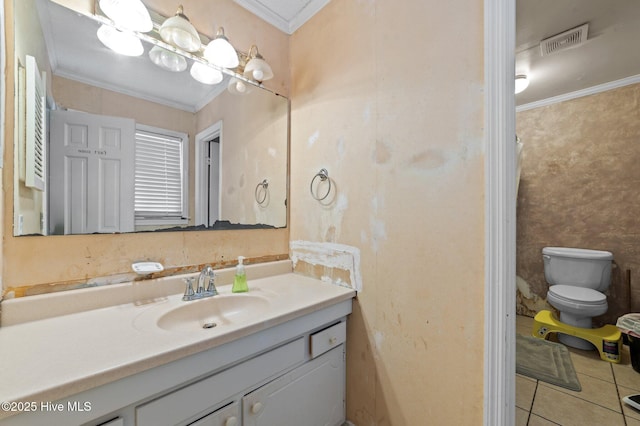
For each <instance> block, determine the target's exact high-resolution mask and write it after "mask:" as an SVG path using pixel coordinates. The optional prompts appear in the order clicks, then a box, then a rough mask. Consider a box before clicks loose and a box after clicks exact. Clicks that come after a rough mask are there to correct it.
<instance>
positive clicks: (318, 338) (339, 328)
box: [310, 321, 347, 358]
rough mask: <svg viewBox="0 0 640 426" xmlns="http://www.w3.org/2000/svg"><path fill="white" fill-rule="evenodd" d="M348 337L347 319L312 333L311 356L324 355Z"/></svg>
mask: <svg viewBox="0 0 640 426" xmlns="http://www.w3.org/2000/svg"><path fill="white" fill-rule="evenodd" d="M346 339H347V323H346V322H345V321H342V322H339V323H338V324H336V325H332V326H331V327H329V328H325V329H324V330H322V331H318V332H317V333H314V334H312V335H311V342H310V343H311V358H315V357H317V356H318V355H322V354H323V353H325V352H326V351H328V350H329V349H333V348H335V347H336V346H338V345H339V344H341V343H344V341H345V340H346Z"/></svg>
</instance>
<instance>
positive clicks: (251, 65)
mask: <svg viewBox="0 0 640 426" xmlns="http://www.w3.org/2000/svg"><path fill="white" fill-rule="evenodd" d="M254 48H255V52H254ZM248 57H249V58H250V60H249V62H247V65H246V66H245V67H244V74H243V75H244V76H245V77H247V78H249V79H252V80H256V81H258V82H263V81H266V80H270V79H272V78H273V71H272V70H271V67H270V66H269V64H268V63H267V61H265V60H264V58H263V57H262V55H261V54H260V52H258V47H257V46H256V45H255V44H254V45H252V46H251V48H250V49H249V54H248Z"/></svg>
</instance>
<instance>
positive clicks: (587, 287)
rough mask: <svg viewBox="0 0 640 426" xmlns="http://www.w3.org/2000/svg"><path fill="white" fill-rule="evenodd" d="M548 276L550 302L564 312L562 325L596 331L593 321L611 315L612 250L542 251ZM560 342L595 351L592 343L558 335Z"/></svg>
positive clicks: (546, 276)
mask: <svg viewBox="0 0 640 426" xmlns="http://www.w3.org/2000/svg"><path fill="white" fill-rule="evenodd" d="M542 258H543V261H544V275H545V279H546V281H547V283H549V291H548V293H547V302H549V304H550V305H551V306H553V307H554V308H556V309H557V310H558V311H560V322H561V323H564V324H567V325H569V326H573V327H579V328H584V329H590V328H592V318H593V317H596V316H598V315H602V314H604V313H605V312H607V308H608V305H607V297H606V296H605V295H604V293H603V292H604V291H606V290H607V289H608V288H609V284H610V283H611V260H612V259H613V254H611V253H610V252H608V251H601V250H589V249H578V248H568V247H545V248H544V249H542ZM558 340H560V342H562V343H564V344H565V345H567V346H571V347H574V348H578V349H586V350H590V349H593V345H592V344H591V343H589V342H588V341H586V340H584V339H581V338H578V337H575V336H571V335H567V334H561V333H559V334H558Z"/></svg>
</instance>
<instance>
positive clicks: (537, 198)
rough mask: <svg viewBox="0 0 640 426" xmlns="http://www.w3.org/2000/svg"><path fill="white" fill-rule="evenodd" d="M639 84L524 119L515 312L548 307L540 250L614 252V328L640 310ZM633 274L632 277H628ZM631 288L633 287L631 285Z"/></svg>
mask: <svg viewBox="0 0 640 426" xmlns="http://www.w3.org/2000/svg"><path fill="white" fill-rule="evenodd" d="M638 104H640V84H635V85H631V86H626V87H622V88H619V89H616V90H611V91H607V92H603V93H600V94H596V95H591V96H586V97H582V98H578V99H573V100H570V101H566V102H561V103H557V104H553V105H550V106H546V107H541V108H536V109H532V110H528V111H522V112H519V113H518V114H517V116H516V129H517V133H518V136H519V137H520V139H521V140H522V142H523V144H524V148H523V157H522V174H521V181H520V190H519V193H518V207H517V214H518V216H517V220H518V225H517V228H518V231H517V255H516V258H517V265H516V268H517V274H518V276H519V279H518V281H519V286H518V289H519V291H518V304H517V312H518V313H521V314H524V315H530V316H533V315H535V313H536V312H538V311H539V310H540V309H544V307H545V304H546V303H545V299H546V294H547V290H548V284H547V283H546V282H545V279H544V269H543V263H542V253H541V251H542V248H543V247H545V246H564V247H581V248H591V249H598V250H608V251H611V252H612V253H613V256H614V262H615V267H614V269H613V274H612V284H611V287H610V289H609V292H608V297H607V299H608V302H609V311H608V312H607V313H606V314H605V315H603V316H601V317H599V318H597V319H596V322H597V323H599V324H602V323H611V324H615V322H616V319H617V318H618V317H619V316H620V315H622V314H624V313H626V312H638V311H639V309H640V285H639V284H638V283H637V282H636V281H637V279H638V277H640V238H638V236H639V235H638V232H639V230H640V216H639V215H638V211H640V198H639V197H638V187H639V185H640V168H638V166H637V165H638V163H640V115H639V114H638ZM627 271H629V272H627ZM629 277H630V278H631V279H630V284H631V288H629V279H628V278H629Z"/></svg>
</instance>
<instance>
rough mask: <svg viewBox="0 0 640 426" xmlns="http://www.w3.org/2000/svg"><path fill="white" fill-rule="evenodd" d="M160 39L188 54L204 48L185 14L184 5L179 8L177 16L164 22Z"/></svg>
mask: <svg viewBox="0 0 640 426" xmlns="http://www.w3.org/2000/svg"><path fill="white" fill-rule="evenodd" d="M160 37H162V39H163V40H164V41H166V42H167V43H169V44H172V45H174V46H176V47H179V48H180V49H183V50H186V51H187V52H197V51H198V50H200V46H202V42H201V41H200V36H199V35H198V31H196V29H195V27H194V26H193V25H192V24H191V22H190V21H189V18H187V16H186V15H185V14H184V9H183V8H182V5H180V6H178V10H177V12H176V14H175V16H172V17H171V18H168V19H167V20H166V21H164V23H163V24H162V26H161V27H160Z"/></svg>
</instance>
